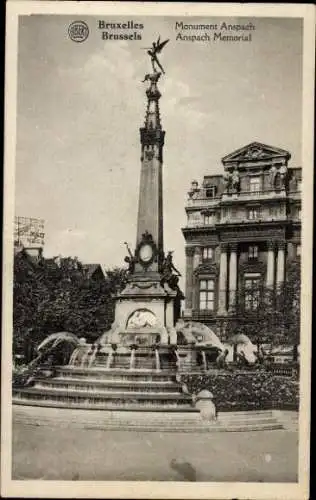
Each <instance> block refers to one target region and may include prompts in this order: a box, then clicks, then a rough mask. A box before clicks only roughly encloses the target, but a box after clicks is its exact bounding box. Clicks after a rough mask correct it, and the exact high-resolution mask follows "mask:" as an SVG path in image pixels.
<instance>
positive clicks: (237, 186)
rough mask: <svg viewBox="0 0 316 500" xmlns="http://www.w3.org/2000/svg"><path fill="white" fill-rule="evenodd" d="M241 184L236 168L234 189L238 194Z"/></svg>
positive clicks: (233, 176) (233, 177) (233, 175)
mask: <svg viewBox="0 0 316 500" xmlns="http://www.w3.org/2000/svg"><path fill="white" fill-rule="evenodd" d="M239 184H240V179H239V172H238V169H237V167H235V169H234V171H233V173H232V188H233V189H234V191H236V192H238V191H239Z"/></svg>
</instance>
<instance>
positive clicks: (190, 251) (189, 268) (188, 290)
mask: <svg viewBox="0 0 316 500" xmlns="http://www.w3.org/2000/svg"><path fill="white" fill-rule="evenodd" d="M194 252H195V248H194V247H186V248H185V255H186V274H185V276H186V279H185V308H186V309H192V296H193V255H194Z"/></svg>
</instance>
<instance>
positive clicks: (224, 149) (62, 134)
mask: <svg viewBox="0 0 316 500" xmlns="http://www.w3.org/2000/svg"><path fill="white" fill-rule="evenodd" d="M75 19H77V18H76V17H70V16H61V15H59V16H57V15H32V16H24V17H21V18H20V26H19V53H18V89H17V110H18V112H17V146H16V179H15V211H16V215H20V216H25V217H38V218H42V219H44V220H45V247H44V255H45V256H46V257H51V256H54V255H58V254H61V255H63V256H77V257H79V259H80V260H81V261H83V262H85V263H100V264H101V265H102V266H103V267H105V268H110V267H113V266H121V265H123V264H124V263H123V259H124V256H125V255H126V251H125V247H124V241H127V242H129V244H130V246H131V247H132V248H134V246H135V242H136V222H137V220H136V218H137V207H138V196H139V193H138V188H139V177H140V141H139V128H140V127H141V126H142V125H143V122H144V117H145V104H146V96H145V89H146V84H143V83H141V80H142V79H143V76H144V74H145V73H148V72H149V71H150V62H149V57H148V56H147V55H146V51H145V50H143V47H148V46H149V45H150V44H151V42H152V41H153V40H154V39H155V38H156V37H157V36H158V34H160V36H161V39H162V40H163V39H167V38H169V39H170V41H169V43H168V44H167V45H166V47H165V49H164V50H163V53H162V54H161V57H160V60H161V62H162V64H163V66H164V68H165V70H166V75H165V76H163V78H161V80H160V85H159V88H160V91H161V93H162V97H161V99H160V111H161V121H162V125H163V128H164V130H165V131H166V137H165V147H164V167H163V176H164V179H163V182H164V184H163V193H164V240H165V251H167V250H174V252H175V253H174V262H175V264H176V266H177V267H178V269H180V271H181V272H182V273H183V274H184V273H185V256H184V238H183V235H182V233H181V228H182V227H184V226H185V224H186V216H185V210H184V207H185V203H186V199H187V191H188V190H189V186H190V183H191V181H192V180H193V179H196V180H198V181H199V182H201V180H202V179H203V176H204V175H211V174H220V173H222V172H223V168H222V164H221V158H222V157H223V156H225V155H227V154H228V153H231V152H233V151H234V150H236V149H238V148H240V147H242V146H244V145H246V144H248V143H251V142H253V141H259V142H262V143H265V144H269V145H271V146H276V147H280V148H283V149H286V150H288V151H290V153H291V155H292V159H291V162H290V165H291V166H293V167H295V166H301V129H302V119H301V115H302V29H301V28H302V25H301V21H300V20H299V19H277V18H250V19H242V18H239V19H233V18H211V17H207V18H190V23H194V24H195V23H196V24H198V23H203V24H205V23H206V22H207V23H209V24H215V23H221V22H222V21H225V22H227V23H232V24H235V23H236V22H238V23H239V24H240V23H248V22H252V23H253V24H254V25H255V28H256V29H255V30H254V31H252V32H251V33H252V42H194V43H193V42H188V41H187V42H185V41H179V40H178V41H177V40H176V35H177V34H178V32H177V31H176V30H175V22H176V21H178V22H179V21H181V20H184V21H185V22H188V19H186V20H185V19H183V18H181V17H180V18H172V17H140V16H136V15H135V16H130V17H129V18H126V17H122V16H117V17H115V16H111V17H105V16H102V17H100V18H98V17H89V16H87V17H84V18H82V17H81V18H80V19H81V20H83V21H85V22H86V23H87V24H88V26H89V36H88V38H87V40H86V41H84V42H82V43H75V42H73V41H71V40H70V39H69V37H68V26H69V24H70V23H71V22H72V21H73V20H75ZM99 19H102V20H104V21H105V22H125V21H128V20H131V19H132V20H133V21H134V23H136V22H137V23H142V24H143V25H144V29H143V30H137V32H138V33H140V34H141V36H142V40H139V41H136V40H135V41H134V40H133V41H118V40H102V36H101V31H100V30H99V29H98V21H99ZM133 31H134V30H132V32H133ZM112 33H114V31H112ZM185 34H189V33H188V32H186V33H185ZM191 34H192V33H191Z"/></svg>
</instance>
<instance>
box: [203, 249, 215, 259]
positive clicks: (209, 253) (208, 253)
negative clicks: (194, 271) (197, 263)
mask: <svg viewBox="0 0 316 500" xmlns="http://www.w3.org/2000/svg"><path fill="white" fill-rule="evenodd" d="M211 259H213V248H212V247H204V248H203V260H211Z"/></svg>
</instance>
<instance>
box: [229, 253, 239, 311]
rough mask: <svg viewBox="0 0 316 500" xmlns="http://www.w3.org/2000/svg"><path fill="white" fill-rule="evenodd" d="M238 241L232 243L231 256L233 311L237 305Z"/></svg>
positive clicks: (230, 281) (231, 299)
mask: <svg viewBox="0 0 316 500" xmlns="http://www.w3.org/2000/svg"><path fill="white" fill-rule="evenodd" d="M237 246H238V245H237V243H230V245H229V248H230V258H229V311H233V310H234V308H235V306H236V292H237Z"/></svg>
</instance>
